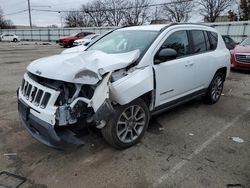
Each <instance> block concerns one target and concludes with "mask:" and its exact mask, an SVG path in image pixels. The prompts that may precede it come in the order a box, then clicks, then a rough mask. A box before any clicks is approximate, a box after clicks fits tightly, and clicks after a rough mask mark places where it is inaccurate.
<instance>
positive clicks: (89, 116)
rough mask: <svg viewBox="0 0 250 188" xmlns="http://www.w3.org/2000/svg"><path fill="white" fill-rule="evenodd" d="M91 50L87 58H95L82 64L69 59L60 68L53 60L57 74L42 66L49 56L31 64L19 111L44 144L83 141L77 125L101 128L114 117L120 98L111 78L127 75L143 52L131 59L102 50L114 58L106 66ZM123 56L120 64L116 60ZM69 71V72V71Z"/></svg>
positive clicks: (21, 91) (26, 125)
mask: <svg viewBox="0 0 250 188" xmlns="http://www.w3.org/2000/svg"><path fill="white" fill-rule="evenodd" d="M91 54H92V55H93V53H92V52H91ZM91 54H87V55H86V54H85V55H86V57H85V58H84V59H85V60H86V59H89V60H90V61H91V62H92V65H90V64H91V62H83V63H82V64H81V67H80V68H79V65H80V64H78V63H74V61H73V62H72V64H73V65H74V66H72V64H69V61H68V60H67V61H66V62H65V61H64V62H62V64H61V65H60V66H64V68H62V67H58V69H56V66H55V64H53V65H52V67H53V68H54V70H58V71H57V72H56V74H55V73H53V74H52V72H50V71H51V69H49V68H48V67H47V68H44V67H43V66H41V63H44V62H46V63H48V62H49V60H50V59H46V58H45V59H43V61H41V60H38V61H35V62H34V63H32V64H31V65H29V67H28V68H27V69H28V72H27V73H26V74H25V75H24V79H23V83H22V85H21V87H20V88H19V89H18V111H19V114H20V119H21V122H22V124H23V125H24V127H25V128H26V129H27V130H28V131H29V132H30V133H31V135H32V136H33V137H34V138H36V139H37V140H38V141H40V142H42V143H43V144H46V145H48V146H50V147H56V148H60V147H62V145H63V144H64V143H65V142H68V143H73V144H77V145H82V144H84V143H83V141H82V140H80V139H78V138H77V137H76V136H75V133H74V132H75V131H74V130H75V129H80V128H83V127H85V126H87V125H90V124H92V125H94V126H95V127H97V128H100V129H101V128H103V127H104V126H105V125H106V123H107V122H108V120H109V119H110V118H111V117H112V114H113V113H114V108H113V105H114V104H116V101H112V100H111V97H110V88H111V86H110V85H111V80H112V81H116V80H119V79H120V78H122V77H124V76H126V75H127V73H126V71H125V68H124V67H126V66H127V65H130V64H131V63H132V62H134V60H135V59H137V58H138V57H139V54H138V52H132V53H130V56H131V55H132V56H131V58H128V60H129V61H130V62H128V61H124V57H122V56H121V55H118V56H116V57H115V56H113V57H111V58H109V59H107V55H106V54H103V53H101V54H100V53H99V55H101V56H102V57H106V60H110V62H109V63H106V64H104V65H106V66H104V67H102V66H100V65H101V63H105V62H100V58H99V59H98V58H93V57H92V55H91ZM127 55H128V54H126V56H127ZM73 58H75V57H73ZM52 59H53V57H52ZM64 59H65V58H64ZM77 59H78V60H79V58H77ZM119 59H120V64H119V63H115V61H118V60H119ZM39 61H40V62H39ZM83 64H85V66H84V67H83V66H82V65H83ZM112 64H113V68H112ZM46 65H48V64H46ZM107 65H108V66H107ZM39 67H40V68H39ZM67 67H68V69H70V70H67ZM77 67H78V68H77ZM95 67H98V68H95ZM45 70H48V71H46V72H45ZM67 71H68V74H66V73H65V72H67ZM113 71H115V73H113ZM73 72H75V73H74V74H73ZM72 74H73V75H72ZM62 77H64V79H62Z"/></svg>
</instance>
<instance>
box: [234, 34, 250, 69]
mask: <svg viewBox="0 0 250 188" xmlns="http://www.w3.org/2000/svg"><path fill="white" fill-rule="evenodd" d="M230 52H231V68H233V69H250V37H248V38H246V39H245V40H243V42H241V43H240V44H239V45H236V47H235V48H234V49H233V50H230Z"/></svg>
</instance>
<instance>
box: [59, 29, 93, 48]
mask: <svg viewBox="0 0 250 188" xmlns="http://www.w3.org/2000/svg"><path fill="white" fill-rule="evenodd" d="M91 34H95V33H93V32H80V33H77V34H76V35H75V36H69V37H65V38H61V39H59V41H58V43H59V45H61V46H63V47H65V48H66V47H72V46H73V43H74V41H75V40H77V39H82V38H84V37H86V36H88V35H91Z"/></svg>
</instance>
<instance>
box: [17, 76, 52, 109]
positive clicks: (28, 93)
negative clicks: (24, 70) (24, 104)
mask: <svg viewBox="0 0 250 188" xmlns="http://www.w3.org/2000/svg"><path fill="white" fill-rule="evenodd" d="M21 93H22V95H23V96H24V97H25V98H26V100H27V101H29V102H31V103H33V104H34V105H35V106H39V107H40V108H46V106H47V104H48V102H49V100H50V98H51V94H50V93H48V92H45V91H43V90H42V89H40V88H37V87H36V86H34V85H32V84H31V83H29V82H28V81H27V80H25V79H23V82H22V86H21Z"/></svg>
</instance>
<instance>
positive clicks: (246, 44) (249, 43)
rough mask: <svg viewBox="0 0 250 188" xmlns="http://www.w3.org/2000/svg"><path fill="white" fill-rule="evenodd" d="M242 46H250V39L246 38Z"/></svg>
mask: <svg viewBox="0 0 250 188" xmlns="http://www.w3.org/2000/svg"><path fill="white" fill-rule="evenodd" d="M240 45H242V46H249V45H250V38H246V39H245V40H243V42H242V43H241V44H240Z"/></svg>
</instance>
